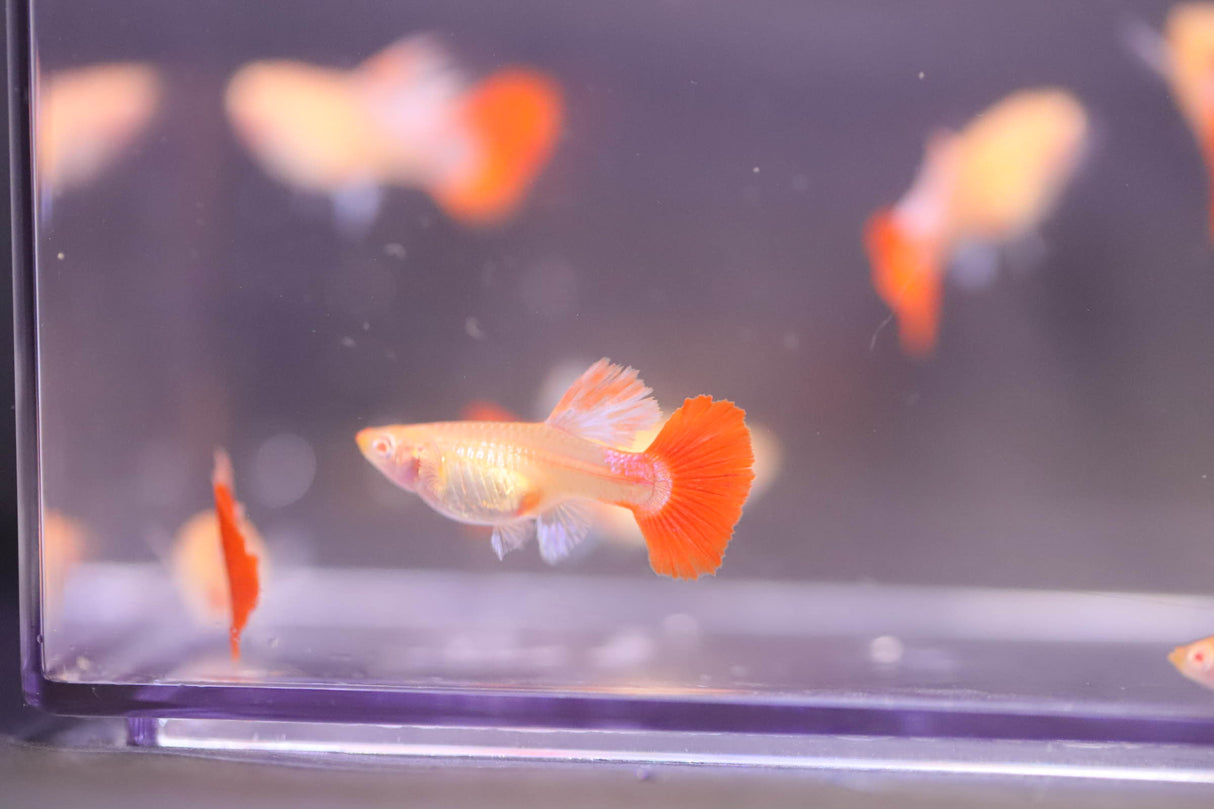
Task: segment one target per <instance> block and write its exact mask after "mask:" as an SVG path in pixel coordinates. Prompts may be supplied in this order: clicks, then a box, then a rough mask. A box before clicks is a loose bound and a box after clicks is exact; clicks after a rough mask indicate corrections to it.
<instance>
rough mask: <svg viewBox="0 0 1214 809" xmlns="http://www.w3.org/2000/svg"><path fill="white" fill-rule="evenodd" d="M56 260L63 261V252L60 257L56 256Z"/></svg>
mask: <svg viewBox="0 0 1214 809" xmlns="http://www.w3.org/2000/svg"><path fill="white" fill-rule="evenodd" d="M55 258H57V259H59V260H60V261H63V253H62V251H61V252H60V253H59V254H58V255H56V256H55Z"/></svg>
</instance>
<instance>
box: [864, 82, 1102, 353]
mask: <svg viewBox="0 0 1214 809" xmlns="http://www.w3.org/2000/svg"><path fill="white" fill-rule="evenodd" d="M1087 134H1088V116H1087V113H1086V111H1085V110H1084V108H1083V106H1082V105H1081V104H1080V103H1079V101H1078V100H1076V99H1075V97H1074V96H1072V95H1071V94H1070V93H1068V92H1066V91H1065V90H1059V89H1052V88H1045V89H1031V90H1021V91H1018V92H1015V93H1012V94H1011V95H1009V96H1007V97H1006V98H1004V99H1003V100H1001V101H999V102H998V103H996V104H995V105H993V106H991V107H989V108H987V109H986V110H984V111H983V112H982V113H981V114H979V115H978V116H977V117H976V118H974V120H973V121H971V122H970V123H969V124H968V125H966V126H965V128H963V129H962V130H961V131H959V132H951V131H946V130H941V131H937V132H935V133H934V134H933V135H932V136H931V138H930V139H929V141H928V144H927V149H926V154H925V156H924V159H923V163H922V164H921V166H920V167H919V171H918V174H917V175H916V177H915V180H914V182H913V183H912V185H911V187H910V190H909V191H907V192H906V194H905V195H903V197H902V199H900V200H899V201H898V202H897V203H896V204H895V205H894V206H893V207H890V208H882V209H881V210H879V211H877V212H876V213H875V214H874V215H873V216H872V217H871V218H870V219H869V221H868V223H867V225H866V226H865V231H864V243H865V248H866V250H867V252H868V255H869V260H870V262H871V264H872V282H873V288H874V289H875V290H876V291H877V294H878V295H880V296H881V299H882V300H883V301H884V302H885V304H886V305H887V306H889V308H890V309H891V310H892V311H893V315H894V317H895V318H896V320H897V324H898V336H899V341H900V343H901V346H902V350H903V351H904V352H905V353H906V354H907V355H909V356H912V357H925V356H927V355H929V354H931V353H932V351H933V350H934V349H935V347H936V342H937V337H938V334H939V328H940V306H941V297H942V295H943V284H944V277H945V274H946V273H947V272H948V270H949V266H950V264H952V263H954V262H955V259H956V258H957V256H958V255H959V254H960V253H961V252H962V251H963V249H968V250H969V251H970V255H971V256H975V255H977V253H975V252H974V249H975V248H977V249H978V251H979V253H980V252H981V251H983V250H986V251H989V250H991V249H993V248H996V247H998V246H1000V245H1003V244H1007V243H1010V242H1013V241H1016V240H1019V239H1022V238H1025V237H1026V236H1028V235H1029V234H1030V233H1031V231H1033V229H1035V228H1036V227H1037V225H1038V224H1039V223H1040V222H1041V221H1042V220H1043V219H1044V218H1045V217H1046V216H1047V215H1048V214H1049V212H1050V210H1051V209H1052V208H1053V206H1054V203H1055V202H1056V201H1057V199H1058V196H1059V194H1060V193H1061V192H1062V190H1063V189H1064V188H1065V186H1066V184H1067V182H1068V181H1069V180H1070V178H1071V176H1072V175H1073V174H1074V172H1075V169H1076V167H1077V166H1078V163H1079V159H1080V157H1081V155H1082V152H1083V147H1084V144H1085V142H1086V140H1087ZM993 261H994V256H991V258H990V261H987V262H986V263H987V265H988V266H990V264H991V263H993ZM986 275H989V273H986Z"/></svg>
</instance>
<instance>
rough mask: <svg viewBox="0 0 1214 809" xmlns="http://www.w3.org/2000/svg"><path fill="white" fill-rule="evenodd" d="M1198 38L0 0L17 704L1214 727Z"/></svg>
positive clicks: (1130, 21) (1116, 22)
mask: <svg viewBox="0 0 1214 809" xmlns="http://www.w3.org/2000/svg"><path fill="white" fill-rule="evenodd" d="M1212 8H1214V7H1210V6H1205V5H1202V4H1196V5H1173V4H1168V3H1155V2H1138V3H1128V4H1122V5H1119V6H1116V7H1113V6H1107V7H1103V6H1102V7H1100V8H1096V7H1094V6H1092V5H1091V4H1088V3H1073V2H1066V3H1058V2H1051V1H1050V0H1032V1H1031V2H1018V3H1005V2H986V0H983V1H982V2H959V1H958V0H929V1H928V2H918V3H902V2H893V1H888V2H887V1H886V0H873V1H872V2H863V3H843V2H835V1H834V0H828V1H825V2H816V3H783V2H766V1H764V2H756V3H749V4H745V5H741V4H737V3H732V2H724V1H723V0H707V1H706V2H690V0H668V1H666V2H625V3H565V2H548V0H516V1H515V2H509V3H495V2H483V0H460V2H438V1H437V0H410V2H395V3H388V2H383V0H347V1H346V2H331V0H306V1H305V2H299V1H298V0H296V1H295V2H281V0H267V2H261V3H258V4H256V6H255V7H250V6H248V5H247V4H242V3H237V2H228V0H218V1H217V2H206V3H186V4H165V3H161V2H152V1H151V0H119V1H118V2H114V3H108V4H105V5H104V6H97V7H93V6H90V5H88V4H85V5H81V4H78V3H73V2H67V0H31V2H29V3H25V4H23V3H20V2H18V3H13V4H11V7H10V15H11V18H10V28H9V35H10V61H11V72H12V75H11V85H12V91H11V92H12V96H11V99H10V100H11V108H12V111H13V117H12V131H13V168H14V170H13V175H12V176H13V183H14V206H13V211H14V242H15V255H16V264H15V267H14V278H15V294H16V301H15V305H16V310H15V311H16V325H17V347H18V357H17V385H18V399H17V408H18V424H19V436H18V449H19V466H20V486H21V526H22V566H23V575H24V580H23V581H24V590H23V626H24V631H25V633H26V634H25V637H24V676H25V689H26V693H27V695H28V698H29V699H30V700H31V701H32V702H34V703H36V704H39V705H41V706H43V707H44V708H46V709H47V710H49V711H51V712H56V713H63V714H73V715H109V716H121V717H128V718H132V719H133V720H134V721H133V722H132V727H134V728H136V729H139V733H137V734H136V735H137V736H139V739H142V740H143V741H151V742H154V741H156V740H157V739H158V738H160V736H162V735H164V734H166V733H167V732H168V730H169V729H171V728H172V727H174V725H173V722H176V721H178V720H180V719H183V718H194V719H208V720H211V719H232V720H244V722H243V723H231V724H229V725H226V726H225V727H228V728H245V729H247V728H249V727H256V723H257V722H258V721H262V720H292V721H298V722H317V723H338V724H341V725H346V726H353V725H359V724H360V723H366V724H368V725H376V726H384V725H399V726H405V725H411V726H431V727H433V726H461V727H471V726H476V727H484V728H514V729H528V728H560V729H571V730H580V729H595V728H614V729H624V730H664V731H680V732H692V731H706V732H712V733H738V734H744V733H776V734H814V733H841V734H860V735H863V734H875V735H891V736H918V737H924V736H929V737H931V736H934V737H970V738H984V739H985V738H999V739H1005V740H1006V739H1022V740H1023V739H1060V740H1081V741H1111V742H1129V741H1160V742H1199V743H1211V742H1214V693H1211V692H1210V691H1209V690H1207V689H1205V688H1203V687H1202V686H1203V684H1209V683H1214V674H1211V673H1210V666H1211V663H1212V662H1214V645H1204V644H1203V643H1195V642H1197V641H1199V640H1200V639H1201V638H1203V637H1206V636H1209V635H1214V594H1212V593H1211V589H1212V588H1211V582H1212V581H1214V418H1212V417H1214V362H1212V361H1211V357H1214V317H1211V312H1214V241H1212V238H1211V215H1210V205H1211V200H1210V197H1209V189H1210V186H1211V183H1210V176H1211V165H1212V163H1211V160H1212V159H1214V147H1212V146H1211V140H1210V133H1211V132H1212V131H1214V96H1210V94H1209V93H1208V89H1205V88H1208V87H1209V86H1211V85H1210V82H1212V81H1214V11H1212V10H1211V9H1212ZM601 358H607V359H608V360H609V362H610V363H615V364H617V365H616V366H612V365H609V364H607V363H601V364H598V363H599V360H600V359H601ZM628 368H631V369H635V371H628V370H625V369H628ZM648 389H652V394H651V396H649V395H647V394H649V391H648ZM704 396H708V397H712V399H711V404H710V403H709V402H710V400H708V399H705V398H698V397H704ZM729 402H731V403H733V404H732V405H731V404H726V403H729ZM659 408H660V412H659ZM743 411H744V419H745V421H744V424H743V421H742V419H743V415H742V414H743ZM392 425H422V426H421V427H415V428H410V429H403V428H399V429H396V428H393V429H387V428H389V427H391V426H392ZM1189 644H1194V645H1191V646H1190V645H1189ZM1174 649H1175V650H1176V651H1173V650H1174ZM250 722H252V723H254V724H253V725H250V724H248V723H250ZM220 724H222V723H220ZM317 727H318V728H321V727H323V726H322V725H317ZM240 732H243V731H240ZM351 732H352V733H353V732H354V731H351ZM368 732H370V731H368ZM316 733H317V734H320V735H319V736H318V737H317V738H321V737H324V736H323V732H322V731H320V730H317V731H316ZM250 737H251V736H250ZM324 738H328V737H324ZM394 738H395V737H394ZM318 744H319V743H318Z"/></svg>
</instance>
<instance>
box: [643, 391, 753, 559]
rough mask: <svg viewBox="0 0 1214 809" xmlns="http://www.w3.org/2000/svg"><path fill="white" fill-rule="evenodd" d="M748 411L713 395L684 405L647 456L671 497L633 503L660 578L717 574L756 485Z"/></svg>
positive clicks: (647, 452)
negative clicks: (653, 503) (654, 506)
mask: <svg viewBox="0 0 1214 809" xmlns="http://www.w3.org/2000/svg"><path fill="white" fill-rule="evenodd" d="M745 417H746V413H745V412H744V411H743V410H742V409H741V408H740V407H738V406H737V405H735V404H734V403H733V402H725V401H720V402H718V401H713V399H712V397H710V396H698V397H696V398H694V399H687V400H686V401H684V402H683V406H682V407H680V408H679V409H678V410H676V411H675V412H674V414H673V415H671V417H670V420H669V421H667V422H666V426H665V427H663V428H662V431H661V432H660V433H658V436H657V438H655V439H654V440H653V443H652V444H651V445H650V446H649V449H647V450H645V456H646V457H647V458H650V459H651V460H653V461H654V465H655V467H656V468H657V469H658V470H659V472H658V475H659V477H658V487H659V490H660V489H661V488H665V487H669V491H670V493H669V495H668V496H667V497H666V499H665V502H663V503H662V504H661V505H660V506H659V507H658V508H657V509H656V510H653V509H652V508H651V507H647V506H636V505H630V506H629V507H630V508H631V509H632V511H633V514H634V515H635V516H636V520H637V525H639V526H640V528H641V533H642V534H643V535H644V536H645V543H646V544H647V545H648V546H649V565H650V567H652V568H653V571H654V572H655V573H657V574H659V575H662V576H672V577H674V578H677V579H695V578H699V577H700V576H701V575H703V574H708V573H715V572H716V571H717V568H719V567H720V566H721V560H722V558H723V557H724V555H725V546H726V545H728V544H729V540H730V539H732V538H733V528H734V525H736V524H737V522H738V520H739V519H740V518H741V516H742V505H743V503H745V502H746V498H747V496H748V495H749V494H750V486H751V484H752V483H753V482H754V477H755V475H754V471H753V466H754V460H755V457H754V450H753V449H752V447H751V441H750V430H748V429H747V427H746V421H745Z"/></svg>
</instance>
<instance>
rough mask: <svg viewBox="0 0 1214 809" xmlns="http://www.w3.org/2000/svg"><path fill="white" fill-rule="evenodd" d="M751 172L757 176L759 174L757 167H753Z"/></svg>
mask: <svg viewBox="0 0 1214 809" xmlns="http://www.w3.org/2000/svg"><path fill="white" fill-rule="evenodd" d="M751 171H753V172H754V173H755V174H758V173H759V167H758V166H755V167H754V168H753V169H751Z"/></svg>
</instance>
